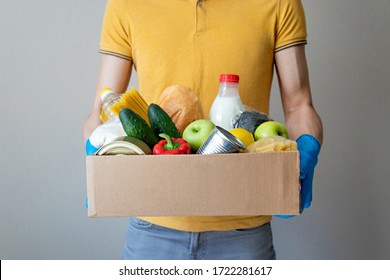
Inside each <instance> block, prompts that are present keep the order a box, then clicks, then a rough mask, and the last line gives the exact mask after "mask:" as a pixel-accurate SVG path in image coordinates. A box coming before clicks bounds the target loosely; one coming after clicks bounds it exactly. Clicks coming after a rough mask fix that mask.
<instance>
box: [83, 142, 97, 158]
mask: <svg viewBox="0 0 390 280" xmlns="http://www.w3.org/2000/svg"><path fill="white" fill-rule="evenodd" d="M97 150H99V148H96V147H95V146H93V145H92V144H91V141H89V139H88V140H87V142H86V143H85V152H86V154H87V156H90V155H93V154H94V153H95V152H96V151H97Z"/></svg>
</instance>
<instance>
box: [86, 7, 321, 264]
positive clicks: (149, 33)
mask: <svg viewBox="0 0 390 280" xmlns="http://www.w3.org/2000/svg"><path fill="white" fill-rule="evenodd" d="M306 37H307V34H306V23H305V16H304V11H303V7H302V4H301V1H300V0H245V1H239V0H225V1H222V0H198V1H196V0H171V1H158V0H148V1H144V0H108V2H107V7H106V11H105V16H104V20H103V26H102V34H101V44H100V53H101V65H100V74H99V80H98V85H97V94H96V98H95V103H94V106H93V109H92V112H91V114H90V115H89V116H88V117H87V119H86V121H85V123H84V130H83V133H84V138H85V140H87V139H88V137H89V136H90V134H91V133H92V131H93V130H94V129H95V128H96V127H97V126H98V125H99V124H100V123H101V122H100V119H99V112H100V110H101V100H100V97H99V92H100V90H101V89H102V88H104V87H110V88H112V89H113V90H114V91H116V92H124V91H125V90H126V89H127V86H128V83H129V79H130V76H131V71H132V67H133V66H134V68H135V69H136V71H137V76H138V81H139V91H140V93H141V94H142V95H143V97H144V98H145V99H146V101H147V102H149V103H152V102H154V103H156V102H157V100H158V98H159V95H160V94H161V92H162V91H163V90H164V89H165V88H166V87H168V86H170V85H175V84H180V85H185V86H188V87H190V88H191V89H192V90H193V91H194V92H195V93H196V94H197V95H198V96H199V98H200V100H201V102H202V106H203V109H204V112H209V110H210V107H211V104H212V102H213V100H214V98H215V97H216V94H217V92H218V86H219V82H218V78H219V75H220V74H221V73H234V74H238V75H239V76H240V95H241V99H242V101H243V103H244V104H245V105H248V106H250V107H253V108H255V109H257V110H259V111H262V112H265V113H268V111H269V97H270V88H271V83H272V79H273V73H274V66H275V68H276V70H277V74H278V79H279V85H280V92H281V98H282V103H283V109H284V113H285V124H286V127H287V129H288V132H289V135H290V137H291V138H292V139H298V138H299V137H300V136H302V135H305V136H310V137H311V138H310V141H314V142H315V145H317V148H316V149H314V150H316V152H314V155H313V157H315V159H314V160H313V162H315V163H316V156H317V155H318V152H319V145H320V143H322V125H321V120H320V118H319V116H318V114H317V113H316V111H315V110H314V108H313V106H312V100H311V93H310V86H309V79H308V70H307V65H306V58H305V50H304V45H305V44H306ZM312 138H313V139H314V140H313V139H312ZM317 140H318V141H317ZM310 141H309V142H310ZM309 150H313V149H309ZM317 150H318V151H317ZM312 153H313V152H312ZM309 154H310V152H309ZM315 163H314V166H315ZM310 164H312V169H313V170H314V166H313V163H310ZM313 170H312V172H313ZM312 172H311V176H308V177H310V188H311V181H312ZM308 196H309V198H308V199H309V200H310V201H307V202H306V201H305V205H306V206H305V207H308V206H310V202H311V189H310V194H308ZM270 220H271V216H229V217H138V218H130V222H129V229H128V234H127V239H126V242H125V247H124V251H123V258H125V259H274V258H275V252H274V248H273V242H272V232H271V228H270Z"/></svg>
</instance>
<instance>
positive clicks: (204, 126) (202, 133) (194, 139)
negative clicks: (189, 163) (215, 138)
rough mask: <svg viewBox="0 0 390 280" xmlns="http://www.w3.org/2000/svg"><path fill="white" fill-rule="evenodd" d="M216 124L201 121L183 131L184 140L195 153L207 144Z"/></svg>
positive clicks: (206, 120) (204, 120) (205, 120)
mask: <svg viewBox="0 0 390 280" xmlns="http://www.w3.org/2000/svg"><path fill="white" fill-rule="evenodd" d="M214 128H215V124H214V123H213V122H212V121H210V120H208V119H200V120H196V121H193V122H192V123H190V124H189V125H188V126H187V127H186V128H185V129H184V131H183V139H184V140H186V141H187V142H188V144H190V147H191V149H192V150H193V151H197V150H198V149H199V148H200V146H202V145H203V143H204V142H206V140H207V138H208V137H209V135H210V133H211V131H213V129H214Z"/></svg>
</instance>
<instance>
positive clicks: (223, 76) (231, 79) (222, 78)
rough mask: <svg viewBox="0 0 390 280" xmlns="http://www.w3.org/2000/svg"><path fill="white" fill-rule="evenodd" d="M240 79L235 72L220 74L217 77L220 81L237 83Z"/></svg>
mask: <svg viewBox="0 0 390 280" xmlns="http://www.w3.org/2000/svg"><path fill="white" fill-rule="evenodd" d="M239 80H240V76H238V75H235V74H221V76H220V77H219V81H220V82H226V83H238V81H239Z"/></svg>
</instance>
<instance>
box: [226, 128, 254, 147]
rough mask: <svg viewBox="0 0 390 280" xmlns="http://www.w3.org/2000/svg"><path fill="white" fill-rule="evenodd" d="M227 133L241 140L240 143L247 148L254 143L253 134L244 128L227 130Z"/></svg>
mask: <svg viewBox="0 0 390 280" xmlns="http://www.w3.org/2000/svg"><path fill="white" fill-rule="evenodd" d="M229 132H230V133H231V134H233V135H234V136H236V137H237V138H238V139H239V140H241V142H242V143H244V144H245V146H247V147H248V146H249V145H250V144H252V143H254V142H255V138H254V137H253V134H252V133H250V132H249V131H248V130H246V129H244V128H233V129H231V130H229Z"/></svg>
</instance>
